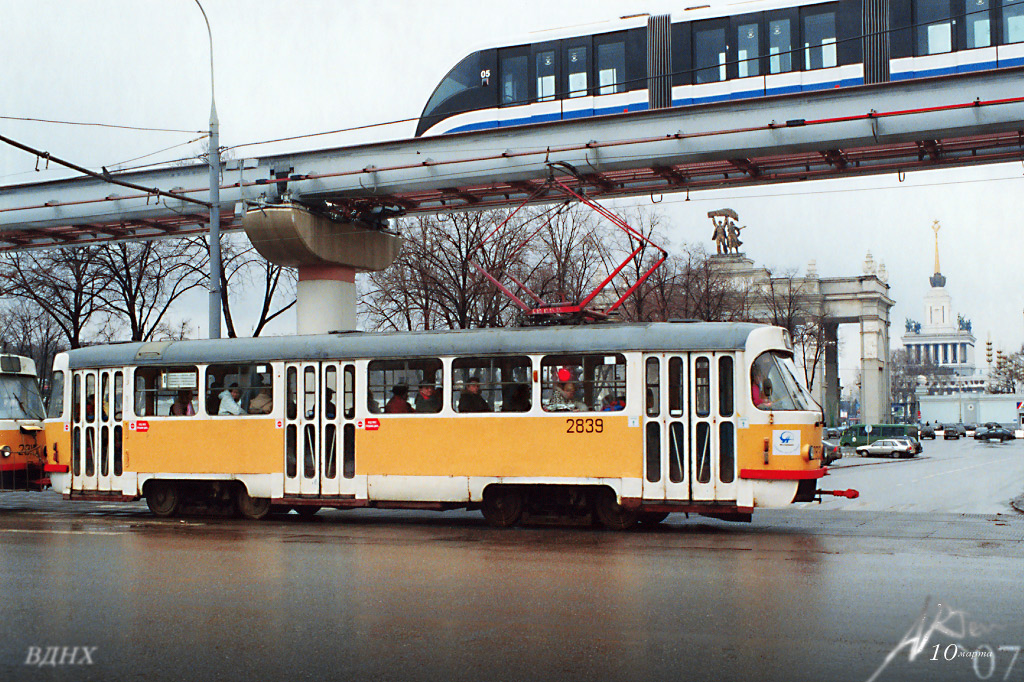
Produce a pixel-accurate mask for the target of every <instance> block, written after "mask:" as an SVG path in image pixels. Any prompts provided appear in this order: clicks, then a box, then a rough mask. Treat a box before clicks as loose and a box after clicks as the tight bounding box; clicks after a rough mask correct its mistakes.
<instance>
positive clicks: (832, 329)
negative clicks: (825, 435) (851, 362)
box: [823, 323, 839, 426]
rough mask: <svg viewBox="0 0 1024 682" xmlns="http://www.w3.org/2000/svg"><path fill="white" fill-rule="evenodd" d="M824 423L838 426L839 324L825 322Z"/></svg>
mask: <svg viewBox="0 0 1024 682" xmlns="http://www.w3.org/2000/svg"><path fill="white" fill-rule="evenodd" d="M824 336H825V382H824V383H825V400H824V403H823V407H824V408H825V424H826V425H828V426H839V325H838V324H834V323H833V324H828V323H826V324H825V334H824Z"/></svg>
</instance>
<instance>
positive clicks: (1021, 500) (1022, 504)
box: [1010, 495, 1024, 514]
mask: <svg viewBox="0 0 1024 682" xmlns="http://www.w3.org/2000/svg"><path fill="white" fill-rule="evenodd" d="M1010 506H1011V507H1013V508H1014V509H1015V510H1016V511H1017V512H1018V513H1021V514H1024V495H1021V496H1020V497H1018V498H1017V499H1015V500H1010Z"/></svg>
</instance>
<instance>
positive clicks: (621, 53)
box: [597, 39, 626, 95]
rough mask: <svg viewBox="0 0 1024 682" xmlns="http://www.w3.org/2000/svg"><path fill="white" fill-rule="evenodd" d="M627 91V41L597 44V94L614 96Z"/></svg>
mask: <svg viewBox="0 0 1024 682" xmlns="http://www.w3.org/2000/svg"><path fill="white" fill-rule="evenodd" d="M625 91H626V41H625V39H622V40H616V41H613V42H604V43H598V44H597V93H598V94H599V95H614V94H615V93H617V92H625Z"/></svg>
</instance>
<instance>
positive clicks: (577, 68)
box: [568, 45, 590, 97]
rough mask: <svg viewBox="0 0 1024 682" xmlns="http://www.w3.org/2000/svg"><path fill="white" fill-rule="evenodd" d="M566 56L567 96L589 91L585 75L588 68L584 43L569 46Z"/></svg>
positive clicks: (584, 93)
mask: <svg viewBox="0 0 1024 682" xmlns="http://www.w3.org/2000/svg"><path fill="white" fill-rule="evenodd" d="M568 56H569V59H568V64H569V97H583V96H585V95H586V94H587V93H588V92H589V90H588V88H589V85H588V83H587V76H588V74H589V72H590V69H589V63H588V61H587V47H586V45H575V46H570V47H569V51H568Z"/></svg>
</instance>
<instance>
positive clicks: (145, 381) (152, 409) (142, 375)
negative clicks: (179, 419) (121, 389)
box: [135, 366, 199, 417]
mask: <svg viewBox="0 0 1024 682" xmlns="http://www.w3.org/2000/svg"><path fill="white" fill-rule="evenodd" d="M198 379H199V372H198V370H197V369H196V368H195V367H194V366H186V367H139V368H137V369H136V370H135V415H136V416H138V417H156V416H161V417H166V416H168V415H170V414H171V405H173V404H174V403H175V401H176V400H178V394H179V392H185V391H187V392H190V393H192V394H193V395H194V394H195V391H196V389H197V387H198Z"/></svg>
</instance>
